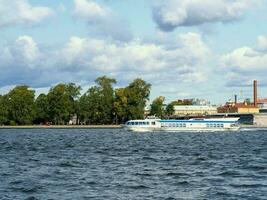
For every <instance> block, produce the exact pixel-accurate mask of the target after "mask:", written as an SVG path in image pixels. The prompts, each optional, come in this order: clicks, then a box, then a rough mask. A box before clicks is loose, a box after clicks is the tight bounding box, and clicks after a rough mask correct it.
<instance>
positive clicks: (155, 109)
mask: <svg viewBox="0 0 267 200" xmlns="http://www.w3.org/2000/svg"><path fill="white" fill-rule="evenodd" d="M164 101H165V97H162V96H159V97H157V98H156V99H155V100H154V101H153V102H152V104H151V109H150V115H155V116H156V117H160V118H162V117H163V115H164V104H163V103H164Z"/></svg>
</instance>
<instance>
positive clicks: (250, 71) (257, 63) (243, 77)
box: [220, 36, 267, 86]
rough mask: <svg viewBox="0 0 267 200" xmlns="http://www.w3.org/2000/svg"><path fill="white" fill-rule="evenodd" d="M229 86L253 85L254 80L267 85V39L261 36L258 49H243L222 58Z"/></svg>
mask: <svg viewBox="0 0 267 200" xmlns="http://www.w3.org/2000/svg"><path fill="white" fill-rule="evenodd" d="M220 63H221V67H222V68H221V70H223V71H224V72H225V73H226V75H227V77H228V83H227V85H229V86H240V85H251V81H252V80H253V79H258V80H259V81H260V82H261V84H263V85H267V80H266V73H267V37H265V36H259V37H258V38H257V46H256V47H254V48H253V47H247V46H245V47H241V48H238V49H235V50H233V51H232V52H230V53H228V54H224V55H222V56H221V57H220Z"/></svg>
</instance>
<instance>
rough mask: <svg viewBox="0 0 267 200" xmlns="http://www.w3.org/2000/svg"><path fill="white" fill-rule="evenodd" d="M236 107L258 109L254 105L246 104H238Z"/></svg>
mask: <svg viewBox="0 0 267 200" xmlns="http://www.w3.org/2000/svg"><path fill="white" fill-rule="evenodd" d="M234 107H236V108H257V107H255V106H254V105H252V104H244V103H236V104H235V105H234Z"/></svg>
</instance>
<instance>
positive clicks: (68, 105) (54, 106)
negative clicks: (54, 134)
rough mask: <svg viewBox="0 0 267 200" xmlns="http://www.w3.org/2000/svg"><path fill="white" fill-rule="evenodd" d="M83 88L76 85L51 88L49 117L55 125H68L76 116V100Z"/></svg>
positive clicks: (48, 99) (48, 98) (59, 85)
mask: <svg viewBox="0 0 267 200" xmlns="http://www.w3.org/2000/svg"><path fill="white" fill-rule="evenodd" d="M80 90H81V87H80V86H76V85H75V84H74V83H69V84H63V83H60V84H58V85H56V86H55V87H53V88H51V89H50V91H49V93H48V95H47V101H48V115H49V119H50V120H51V121H52V122H53V124H66V123H68V122H69V120H70V119H71V117H72V116H74V115H75V114H76V111H77V107H76V103H75V99H76V98H77V97H78V96H79V94H80Z"/></svg>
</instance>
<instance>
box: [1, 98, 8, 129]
mask: <svg viewBox="0 0 267 200" xmlns="http://www.w3.org/2000/svg"><path fill="white" fill-rule="evenodd" d="M7 102H8V101H7V95H4V96H1V95H0V125H3V124H6V123H7V122H8V108H7Z"/></svg>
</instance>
